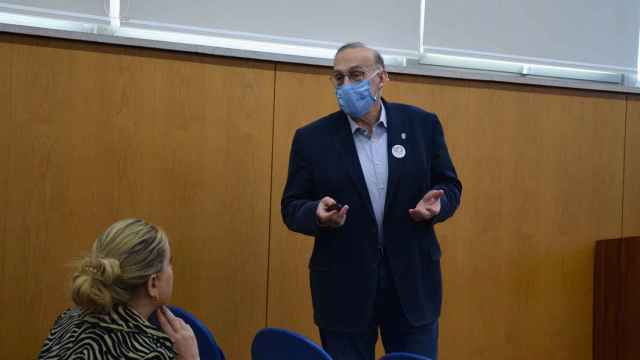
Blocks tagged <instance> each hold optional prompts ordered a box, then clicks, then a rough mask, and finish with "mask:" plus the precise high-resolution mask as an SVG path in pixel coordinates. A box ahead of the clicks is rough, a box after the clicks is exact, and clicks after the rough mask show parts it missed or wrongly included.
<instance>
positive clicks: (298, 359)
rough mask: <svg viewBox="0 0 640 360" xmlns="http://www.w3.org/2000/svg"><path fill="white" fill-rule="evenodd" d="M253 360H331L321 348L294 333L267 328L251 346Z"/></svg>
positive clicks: (257, 335)
mask: <svg viewBox="0 0 640 360" xmlns="http://www.w3.org/2000/svg"><path fill="white" fill-rule="evenodd" d="M251 358H252V359H253V360H290V359H294V360H331V356H329V354H327V353H326V352H325V351H324V350H322V348H321V347H320V346H318V345H317V344H316V343H314V342H313V341H311V340H309V339H307V338H306V337H304V336H302V335H300V334H296V333H294V332H292V331H288V330H284V329H277V328H265V329H262V330H260V331H259V332H258V333H257V334H256V337H255V338H254V339H253V344H252V345H251Z"/></svg>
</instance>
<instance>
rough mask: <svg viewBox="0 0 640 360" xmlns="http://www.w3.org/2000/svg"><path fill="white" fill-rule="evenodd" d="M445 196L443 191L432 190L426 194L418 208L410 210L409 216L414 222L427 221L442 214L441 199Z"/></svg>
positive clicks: (419, 202) (417, 205)
mask: <svg viewBox="0 0 640 360" xmlns="http://www.w3.org/2000/svg"><path fill="white" fill-rule="evenodd" d="M443 195H444V191H443V190H431V191H429V192H428V193H426V194H425V195H424V196H423V197H422V199H420V201H418V204H416V207H415V208H413V209H409V216H411V219H413V221H426V220H429V219H431V218H432V217H434V216H436V215H438V214H439V213H440V198H441V197H442V196H443Z"/></svg>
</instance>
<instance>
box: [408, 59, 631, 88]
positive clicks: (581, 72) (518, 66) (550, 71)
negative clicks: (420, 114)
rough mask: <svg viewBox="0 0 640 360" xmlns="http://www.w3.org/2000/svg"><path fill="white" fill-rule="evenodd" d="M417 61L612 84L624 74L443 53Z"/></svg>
mask: <svg viewBox="0 0 640 360" xmlns="http://www.w3.org/2000/svg"><path fill="white" fill-rule="evenodd" d="M419 62H420V64H425V65H437V66H446V67H456V68H464V69H475V70H488V71H499V72H508V73H514V74H520V75H523V76H527V75H532V76H544V77H555V78H562V79H576V80H588V81H599V82H608V83H614V84H621V83H622V82H623V81H624V74H622V73H616V72H609V71H598V70H588V69H580V68H568V67H560V66H550V65H534V64H524V63H516V62H509V61H500V60H491V59H481V58H472V57H464V56H453V55H445V54H433V53H424V54H422V55H421V56H420V60H419Z"/></svg>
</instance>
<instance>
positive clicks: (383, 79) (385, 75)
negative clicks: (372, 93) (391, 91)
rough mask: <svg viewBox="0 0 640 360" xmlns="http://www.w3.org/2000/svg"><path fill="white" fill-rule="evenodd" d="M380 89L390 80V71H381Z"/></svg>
mask: <svg viewBox="0 0 640 360" xmlns="http://www.w3.org/2000/svg"><path fill="white" fill-rule="evenodd" d="M380 76H381V77H380V90H382V88H383V87H384V84H385V83H386V82H387V81H389V73H387V71H386V70H382V71H381V72H380Z"/></svg>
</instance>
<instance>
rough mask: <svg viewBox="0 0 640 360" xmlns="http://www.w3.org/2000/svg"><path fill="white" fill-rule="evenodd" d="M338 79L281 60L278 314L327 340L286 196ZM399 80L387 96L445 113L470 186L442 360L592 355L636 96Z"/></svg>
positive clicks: (447, 231) (452, 250) (451, 263)
mask: <svg viewBox="0 0 640 360" xmlns="http://www.w3.org/2000/svg"><path fill="white" fill-rule="evenodd" d="M327 75H328V71H323V70H317V69H316V68H310V67H303V66H293V65H289V66H286V65H283V66H278V68H277V81H276V110H275V114H276V115H275V125H274V126H275V129H274V162H273V163H274V178H273V197H272V206H273V209H272V217H271V219H272V220H271V221H272V225H271V232H272V237H271V247H270V278H269V295H270V296H269V314H268V320H269V324H270V325H274V326H283V327H288V328H292V329H295V330H297V331H301V332H303V333H305V334H307V335H309V336H312V337H313V338H315V339H317V337H316V330H315V328H314V327H313V324H312V317H311V305H310V300H309V289H308V280H307V277H308V274H307V267H306V264H307V261H308V256H309V253H310V251H311V244H312V241H313V240H312V239H310V238H304V237H302V236H298V235H294V234H292V233H291V232H288V231H287V230H286V228H285V227H284V225H283V224H282V220H281V218H280V216H279V212H278V211H279V210H278V209H279V202H278V201H279V198H280V196H281V193H282V186H283V184H284V181H285V178H286V164H287V161H288V151H289V146H290V142H291V136H292V134H293V132H294V130H295V128H297V127H299V126H301V125H303V124H305V123H308V122H310V121H312V120H313V119H315V118H317V117H319V116H321V115H324V114H326V113H329V112H331V111H334V110H335V109H336V104H335V100H334V95H333V90H332V88H331V87H330V85H329V84H328V83H327V80H326V76H327ZM392 80H393V81H392V82H391V83H389V84H388V87H387V88H386V89H385V97H386V98H387V99H388V100H389V101H399V102H405V103H410V104H414V105H417V106H420V107H423V108H425V109H428V110H430V111H434V112H436V113H438V114H439V116H440V118H441V120H442V122H443V125H444V127H445V131H446V136H447V140H448V144H449V147H450V151H451V153H452V156H453V159H454V162H455V164H456V166H457V168H458V171H459V173H460V177H461V179H462V182H463V185H464V187H465V190H464V194H463V200H462V204H463V205H462V208H461V209H460V211H459V213H458V214H457V215H456V216H455V217H454V218H453V219H451V220H450V221H449V222H448V223H445V224H443V225H442V226H439V228H438V233H439V237H440V240H441V242H442V246H443V250H444V254H445V255H444V258H443V269H444V280H445V282H444V286H445V304H444V313H443V318H442V325H441V326H442V328H441V329H442V330H441V342H440V344H441V356H442V359H443V360H447V359H464V358H474V359H503V358H504V359H506V358H508V359H537V358H545V359H558V360H561V359H562V360H564V359H567V360H569V359H589V358H590V357H591V323H592V320H591V318H592V287H593V286H592V274H593V251H594V242H595V240H598V239H602V238H607V237H617V236H620V219H621V216H622V214H621V202H622V166H623V152H624V148H623V145H622V144H623V140H624V121H625V120H624V119H625V101H624V96H611V95H606V94H602V93H589V92H580V91H569V90H554V89H547V88H536V87H522V86H519V87H516V86H507V85H500V84H492V83H476V82H468V81H454V80H438V79H432V78H419V77H412V76H392ZM603 189H606V190H603Z"/></svg>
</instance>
